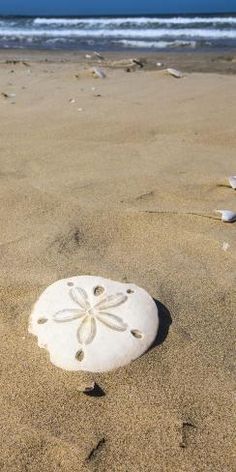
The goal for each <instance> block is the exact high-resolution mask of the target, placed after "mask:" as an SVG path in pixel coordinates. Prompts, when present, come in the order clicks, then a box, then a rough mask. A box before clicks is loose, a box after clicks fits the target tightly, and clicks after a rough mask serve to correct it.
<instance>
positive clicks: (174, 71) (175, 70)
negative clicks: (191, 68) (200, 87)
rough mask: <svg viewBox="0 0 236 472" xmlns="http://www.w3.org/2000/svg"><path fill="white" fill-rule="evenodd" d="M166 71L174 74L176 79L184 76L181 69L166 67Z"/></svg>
mask: <svg viewBox="0 0 236 472" xmlns="http://www.w3.org/2000/svg"><path fill="white" fill-rule="evenodd" d="M166 72H168V74H170V75H172V76H173V77H175V78H176V79H181V78H182V77H183V73H182V72H181V71H180V70H177V69H172V68H171V67H169V68H168V69H166Z"/></svg>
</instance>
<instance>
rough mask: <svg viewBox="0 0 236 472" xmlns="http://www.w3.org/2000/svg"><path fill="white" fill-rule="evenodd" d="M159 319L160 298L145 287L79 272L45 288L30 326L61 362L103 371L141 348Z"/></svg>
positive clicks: (73, 368)
mask: <svg viewBox="0 0 236 472" xmlns="http://www.w3.org/2000/svg"><path fill="white" fill-rule="evenodd" d="M158 325H159V319H158V311H157V307H156V304H155V302H154V300H153V299H152V297H151V296H150V295H149V294H148V293H147V292H146V291H145V290H143V289H142V288H140V287H137V286H136V285H134V284H124V283H120V282H114V281H112V280H108V279H104V278H102V277H95V276H78V277H71V278H69V279H62V280H58V281H57V282H55V283H54V284H52V285H50V286H49V287H48V288H46V290H45V291H44V292H43V293H42V295H41V296H40V297H39V299H38V300H37V302H36V304H35V306H34V308H33V311H32V314H31V316H30V324H29V331H30V333H32V334H34V335H35V336H37V337H38V344H39V346H40V347H43V348H46V349H47V350H48V351H49V354H50V360H51V362H52V363H53V364H55V365H56V366H57V367H61V368H62V369H66V370H71V371H77V370H85V371H89V372H104V371H108V370H112V369H115V368H117V367H120V366H123V365H126V364H129V363H130V362H131V361H132V360H134V359H136V358H137V357H139V356H140V355H141V354H143V353H144V352H145V351H146V350H147V349H148V348H149V347H150V345H151V344H152V343H153V341H154V340H155V338H156V335H157V331H158Z"/></svg>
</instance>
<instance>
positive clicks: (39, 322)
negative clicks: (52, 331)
mask: <svg viewBox="0 0 236 472" xmlns="http://www.w3.org/2000/svg"><path fill="white" fill-rule="evenodd" d="M47 321H48V319H47V318H43V317H42V318H39V319H38V321H37V323H38V324H44V323H47Z"/></svg>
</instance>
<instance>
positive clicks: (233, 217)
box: [215, 210, 236, 223]
mask: <svg viewBox="0 0 236 472" xmlns="http://www.w3.org/2000/svg"><path fill="white" fill-rule="evenodd" d="M215 213H221V219H222V221H224V222H225V223H233V222H234V221H236V213H235V212H234V211H231V210H215Z"/></svg>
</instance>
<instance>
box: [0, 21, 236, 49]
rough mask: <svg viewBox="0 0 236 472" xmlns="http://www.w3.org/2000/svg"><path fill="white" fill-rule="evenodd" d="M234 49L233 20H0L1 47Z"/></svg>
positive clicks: (235, 28)
mask: <svg viewBox="0 0 236 472" xmlns="http://www.w3.org/2000/svg"><path fill="white" fill-rule="evenodd" d="M228 47H230V48H233V47H236V15H233V14H232V15H198V16H165V17H164V16H147V17H145V16H144V17H94V18H23V17H0V48H35V49H76V50H87V49H97V50H123V49H126V50H127V49H129V48H130V49H140V50H167V49H170V50H171V49H178V50H181V49H183V48H184V49H191V50H193V49H202V48H204V49H212V48H228Z"/></svg>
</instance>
